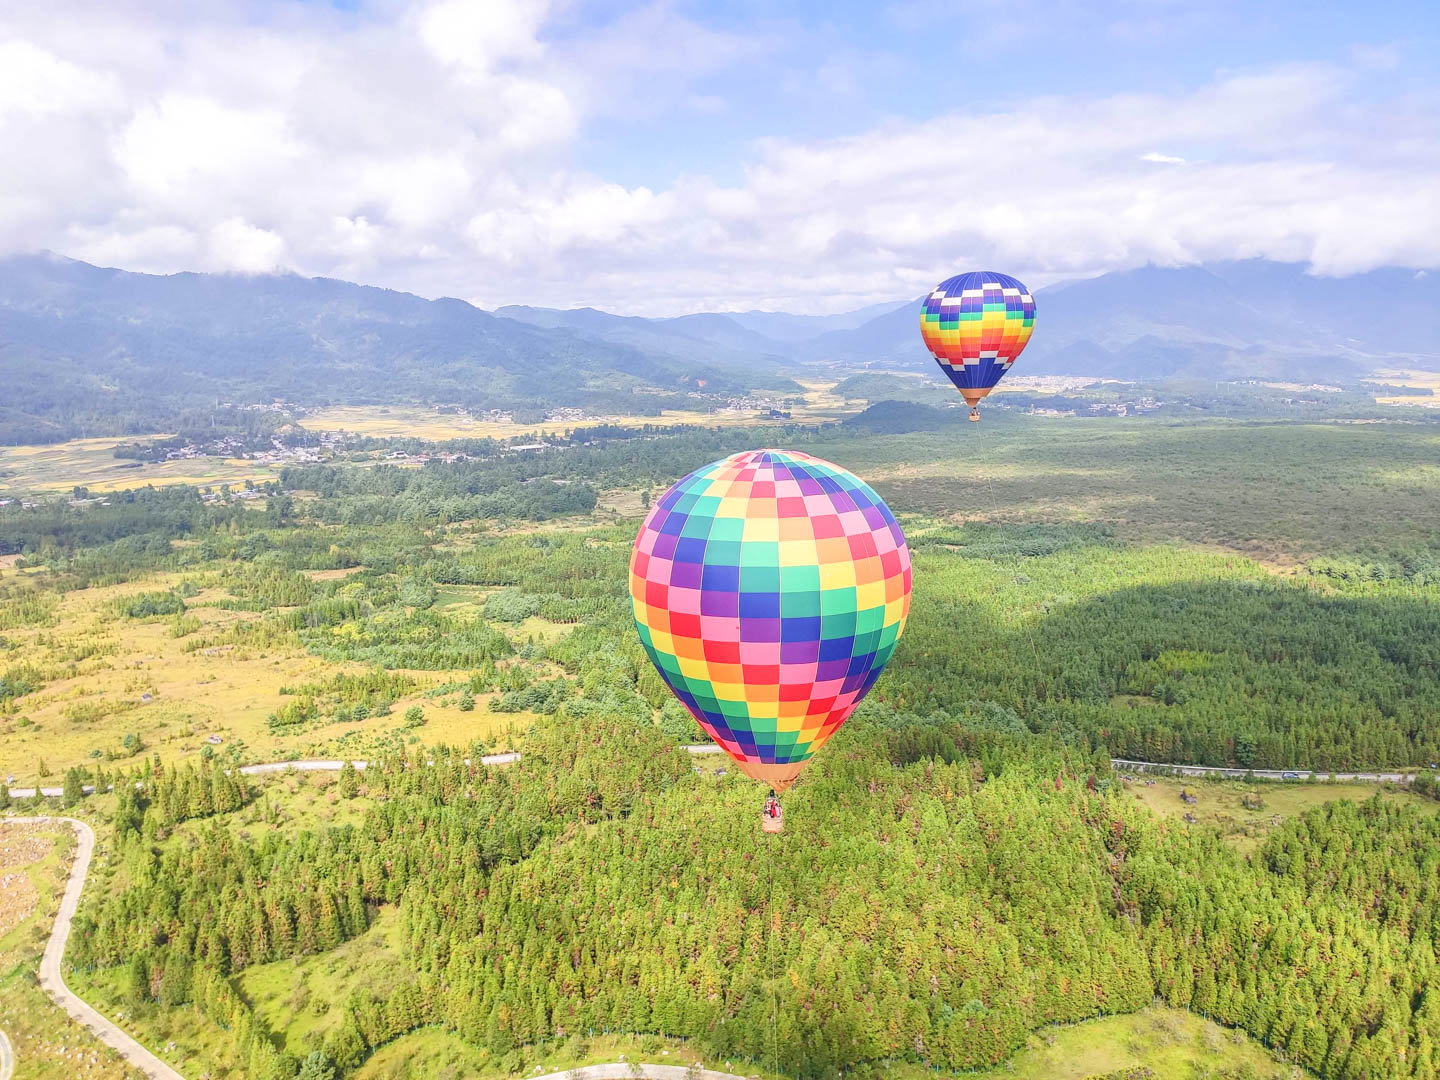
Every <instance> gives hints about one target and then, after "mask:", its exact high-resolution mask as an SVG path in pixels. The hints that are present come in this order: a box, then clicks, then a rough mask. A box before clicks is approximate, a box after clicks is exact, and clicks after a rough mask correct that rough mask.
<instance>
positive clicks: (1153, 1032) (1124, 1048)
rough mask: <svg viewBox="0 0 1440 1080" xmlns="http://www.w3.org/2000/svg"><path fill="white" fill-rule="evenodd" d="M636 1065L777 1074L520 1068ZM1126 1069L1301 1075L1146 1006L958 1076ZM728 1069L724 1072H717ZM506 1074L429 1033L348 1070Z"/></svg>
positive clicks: (1289, 1079) (609, 1046)
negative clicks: (635, 1068) (650, 1068)
mask: <svg viewBox="0 0 1440 1080" xmlns="http://www.w3.org/2000/svg"><path fill="white" fill-rule="evenodd" d="M622 1057H624V1058H625V1059H627V1060H630V1061H644V1062H651V1063H654V1064H660V1065H689V1064H690V1063H692V1062H695V1061H700V1062H701V1064H702V1065H703V1066H704V1067H706V1068H711V1069H724V1070H727V1071H733V1072H735V1073H737V1074H739V1075H741V1076H756V1077H764V1078H766V1080H771V1078H772V1077H775V1076H777V1074H772V1073H769V1072H767V1071H765V1070H761V1069H758V1068H757V1067H755V1066H753V1065H751V1064H749V1063H748V1062H739V1061H731V1062H726V1061H701V1059H700V1058H699V1057H698V1056H697V1055H696V1054H695V1052H694V1051H693V1050H692V1049H690V1048H689V1047H687V1046H684V1045H682V1044H680V1043H677V1042H674V1041H670V1040H661V1039H659V1038H658V1037H651V1038H640V1039H636V1038H623V1037H617V1036H597V1037H595V1038H593V1039H587V1040H571V1041H565V1042H560V1043H558V1044H555V1045H552V1046H549V1047H545V1048H531V1053H530V1054H528V1055H527V1056H526V1059H525V1060H526V1066H527V1068H526V1071H527V1072H530V1073H533V1072H535V1071H536V1070H539V1071H540V1072H543V1073H553V1072H561V1071H564V1070H567V1069H571V1068H575V1067H577V1066H580V1065H591V1064H596V1063H598V1062H607V1061H619V1060H621V1058H622ZM1133 1066H1145V1067H1147V1068H1149V1069H1151V1070H1152V1071H1153V1074H1154V1080H1210V1078H1213V1080H1232V1078H1233V1080H1240V1078H1245V1080H1303V1077H1304V1076H1305V1075H1306V1074H1305V1073H1304V1072H1303V1070H1300V1069H1297V1068H1295V1067H1294V1066H1290V1065H1286V1064H1284V1063H1282V1062H1277V1061H1276V1060H1275V1058H1274V1057H1273V1056H1272V1055H1271V1054H1270V1052H1269V1051H1267V1050H1266V1049H1265V1048H1264V1047H1263V1046H1261V1045H1260V1044H1259V1043H1257V1042H1255V1041H1254V1040H1253V1039H1251V1038H1249V1037H1248V1036H1246V1035H1245V1034H1244V1033H1243V1032H1237V1031H1230V1030H1227V1029H1225V1028H1222V1027H1220V1026H1219V1025H1218V1024H1214V1023H1211V1022H1210V1021H1208V1020H1204V1019H1202V1018H1201V1017H1198V1016H1194V1015H1192V1014H1191V1013H1187V1012H1182V1011H1180V1010H1177V1009H1167V1008H1164V1007H1162V1006H1154V1007H1151V1008H1148V1009H1145V1010H1143V1011H1141V1012H1138V1013H1134V1014H1132V1015H1129V1016H1110V1017H1105V1018H1103V1019H1099V1020H1093V1021H1090V1022H1089V1023H1085V1024H1075V1025H1071V1026H1067V1027H1056V1028H1048V1029H1046V1030H1044V1031H1040V1032H1037V1033H1036V1034H1035V1035H1033V1036H1031V1038H1030V1041H1029V1043H1028V1044H1027V1045H1026V1046H1025V1047H1024V1048H1023V1049H1022V1050H1020V1051H1018V1052H1017V1053H1016V1054H1015V1055H1014V1057H1012V1058H1011V1059H1010V1060H1008V1061H1006V1062H1005V1063H1004V1064H1003V1065H1001V1066H999V1067H998V1068H996V1069H991V1070H986V1071H985V1072H979V1073H967V1074H965V1075H966V1076H969V1077H973V1078H974V1080H1002V1078H1003V1080H1083V1078H1084V1077H1087V1076H1092V1075H1095V1074H1103V1073H1107V1072H1113V1071H1115V1070H1118V1069H1125V1068H1130V1067H1133ZM727 1067H728V1068H727ZM505 1075H507V1074H506V1073H504V1072H502V1071H501V1070H499V1069H497V1068H496V1067H495V1065H494V1064H493V1062H491V1061H490V1056H489V1055H488V1054H487V1053H486V1052H485V1051H484V1050H480V1049H477V1048H475V1047H473V1046H470V1045H469V1044H467V1043H465V1042H463V1041H461V1040H460V1039H458V1038H457V1037H455V1036H454V1035H451V1034H448V1033H447V1032H445V1031H442V1030H440V1029H438V1028H424V1029H422V1030H420V1031H415V1032H412V1033H411V1034H409V1035H405V1036H403V1037H402V1038H399V1039H396V1040H395V1041H394V1042H393V1043H390V1044H389V1045H387V1046H384V1047H381V1048H380V1049H379V1050H378V1051H376V1052H375V1054H374V1055H372V1056H371V1058H370V1060H369V1061H367V1062H366V1063H365V1065H364V1066H363V1067H362V1068H361V1069H360V1070H359V1071H358V1072H356V1074H355V1076H356V1078H357V1080H404V1078H406V1077H414V1076H424V1077H427V1078H434V1080H492V1078H493V1080H500V1078H501V1077H503V1076H505ZM886 1075H888V1076H891V1077H893V1078H894V1080H920V1078H921V1077H925V1076H933V1075H934V1074H933V1073H930V1072H926V1071H924V1070H921V1069H918V1068H916V1067H914V1066H911V1065H905V1064H895V1065H893V1066H891V1067H890V1068H889V1069H888V1070H887V1071H886Z"/></svg>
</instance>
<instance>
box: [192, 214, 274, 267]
mask: <svg viewBox="0 0 1440 1080" xmlns="http://www.w3.org/2000/svg"><path fill="white" fill-rule="evenodd" d="M208 240H209V243H208V244H207V245H206V253H205V263H206V267H205V268H206V269H207V270H234V271H238V272H240V273H242V274H265V273H270V272H271V271H275V270H280V269H282V268H283V265H284V258H285V241H284V240H283V239H281V238H280V237H279V236H277V235H276V234H275V233H273V232H271V231H270V230H269V229H261V228H257V227H256V226H254V225H252V224H250V222H248V221H245V220H244V219H243V218H230V219H229V220H227V221H222V222H219V223H218V224H217V225H215V226H214V228H212V229H211V230H210V235H209V238H208Z"/></svg>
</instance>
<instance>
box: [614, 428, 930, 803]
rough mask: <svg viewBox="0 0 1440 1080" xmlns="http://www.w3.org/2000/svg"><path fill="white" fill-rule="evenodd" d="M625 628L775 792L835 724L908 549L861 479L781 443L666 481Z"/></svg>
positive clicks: (905, 594)
mask: <svg viewBox="0 0 1440 1080" xmlns="http://www.w3.org/2000/svg"><path fill="white" fill-rule="evenodd" d="M630 597H631V601H632V603H633V606H634V612H635V625H636V627H637V628H638V629H639V631H640V640H641V642H642V643H643V644H644V646H645V651H646V652H647V653H649V654H650V659H651V660H653V661H654V662H655V666H656V668H657V669H659V672H660V676H661V678H663V679H664V680H665V682H666V684H667V685H668V686H669V687H670V689H671V690H673V691H674V693H675V696H676V697H678V698H679V699H680V701H681V702H682V703H683V704H684V705H685V707H686V708H687V709H689V710H690V713H691V715H693V716H694V717H695V719H696V720H697V721H698V722H699V724H700V726H701V727H703V728H704V729H705V730H706V731H707V732H709V733H710V735H711V736H712V737H713V738H714V739H715V741H716V742H717V743H719V744H720V746H721V747H722V748H723V749H724V750H725V752H726V753H727V754H729V755H730V756H731V757H732V758H734V759H735V762H736V764H737V765H738V766H739V767H740V770H741V771H742V772H744V773H745V774H746V775H747V776H751V777H754V778H755V779H757V780H763V781H766V782H767V783H769V784H770V785H771V787H773V788H774V789H775V790H777V791H782V792H783V791H784V790H785V789H786V788H788V787H789V786H790V785H791V784H793V783H794V782H795V778H796V776H798V775H799V773H800V770H801V769H803V768H804V767H805V764H806V762H808V761H809V760H810V758H811V757H812V756H813V755H814V754H815V752H816V751H817V750H819V749H820V747H821V746H823V745H824V744H825V742H826V740H827V739H829V738H830V736H831V735H833V734H834V733H835V730H836V729H837V728H838V727H839V726H840V725H841V724H843V723H844V722H845V720H846V719H847V718H848V717H849V716H850V714H851V712H853V711H854V709H855V706H856V705H858V704H859V703H860V699H861V698H863V697H864V696H865V695H866V693H868V692H869V690H870V687H871V686H873V685H874V683H875V680H876V679H877V678H878V677H879V675H880V672H881V670H882V669H883V668H884V667H885V664H886V662H887V661H888V660H889V659H890V654H891V653H892V652H893V651H894V649H895V643H896V641H897V640H898V639H899V637H900V632H901V630H903V629H904V626H905V617H906V615H907V614H908V613H909V610H910V551H909V549H908V548H907V547H906V546H905V535H904V534H903V533H902V532H901V531H900V526H899V525H898V524H897V523H896V521H895V517H894V515H892V514H891V513H890V510H889V509H888V508H887V507H886V506H885V503H884V501H883V500H882V499H881V498H880V496H878V495H876V494H875V492H874V491H872V490H871V489H870V487H869V485H867V484H866V483H865V482H864V481H863V480H860V479H859V478H858V477H856V476H854V475H852V474H851V473H848V472H846V471H845V470H844V469H842V468H840V467H839V466H838V465H832V464H830V463H829V462H828V461H821V460H820V459H819V458H813V457H810V456H809V455H808V454H800V453H795V452H793V451H789V450H751V451H747V452H745V453H741V454H733V455H731V456H730V457H727V458H725V459H724V460H722V461H716V462H714V463H712V464H710V465H706V466H705V467H704V468H701V469H696V470H695V471H694V472H692V473H690V474H689V475H688V476H686V477H684V478H683V479H681V480H680V481H678V482H677V483H676V484H675V485H674V486H673V487H672V488H670V490H669V491H667V492H666V493H665V494H664V495H663V496H662V497H661V498H660V500H659V501H658V502H657V503H656V504H655V506H654V507H653V508H652V509H651V511H650V514H649V516H648V517H647V518H646V519H645V523H644V524H643V525H641V527H640V535H639V536H638V537H637V538H636V540H635V550H634V552H633V553H632V555H631V560H630Z"/></svg>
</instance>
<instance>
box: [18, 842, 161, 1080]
mask: <svg viewBox="0 0 1440 1080" xmlns="http://www.w3.org/2000/svg"><path fill="white" fill-rule="evenodd" d="M4 821H13V822H16V823H19V824H35V825H69V826H70V827H71V828H72V829H74V830H75V840H76V847H75V861H74V862H73V863H71V865H70V880H69V881H67V882H66V883H65V896H64V897H63V898H62V899H61V901H60V911H59V912H58V913H57V914H56V916H55V927H54V929H52V930H51V931H50V940H49V941H48V942H46V944H45V955H44V956H42V957H41V958H40V987H41V989H43V990H44V991H45V992H46V993H47V994H49V995H50V997H51V998H52V999H53V1000H54V1001H55V1004H57V1005H59V1006H60V1007H61V1008H62V1009H64V1010H65V1012H66V1014H67V1015H68V1016H69V1017H70V1019H72V1020H74V1021H75V1022H76V1023H77V1024H80V1025H81V1026H82V1027H84V1028H85V1029H86V1030H87V1031H89V1032H90V1033H91V1034H92V1035H94V1036H95V1037H96V1038H97V1039H99V1040H100V1041H101V1042H102V1043H104V1044H105V1045H106V1046H108V1047H110V1048H112V1049H113V1050H115V1051H116V1052H118V1053H119V1054H120V1056H121V1057H123V1058H124V1059H125V1060H126V1061H127V1062H129V1063H130V1064H131V1065H133V1066H134V1067H135V1068H137V1069H139V1070H140V1071H141V1072H142V1073H144V1074H145V1075H146V1076H149V1077H153V1078H154V1080H184V1077H182V1076H181V1075H180V1074H179V1073H178V1072H176V1071H175V1070H174V1069H172V1068H170V1066H169V1065H166V1064H165V1063H164V1062H163V1061H161V1060H160V1059H159V1058H158V1057H156V1056H155V1055H154V1054H152V1053H151V1052H150V1051H149V1050H146V1049H145V1047H143V1046H141V1045H140V1044H139V1043H138V1042H136V1041H135V1040H134V1039H132V1038H131V1037H130V1036H129V1035H127V1034H125V1032H123V1031H121V1030H120V1029H119V1028H118V1027H116V1026H115V1025H114V1024H112V1023H111V1022H110V1021H109V1020H107V1019H105V1017H103V1016H101V1015H100V1014H99V1013H98V1012H96V1011H95V1010H94V1009H92V1008H91V1007H90V1006H89V1005H87V1004H85V1002H83V1001H81V1000H80V999H79V998H78V997H76V996H75V995H74V994H72V993H71V992H70V988H69V987H68V986H66V985H65V978H64V976H63V975H61V973H60V960H61V958H62V957H63V956H64V955H65V943H66V942H67V941H69V940H70V923H71V921H72V920H73V919H74V918H75V910H76V909H77V908H78V907H79V906H80V894H81V892H83V891H84V889H85V878H86V875H88V874H89V873H90V857H91V856H92V855H94V854H95V830H93V829H92V828H90V826H89V825H86V824H85V823H84V822H83V821H76V820H75V819H74V818H67V817H30V818H7V819H0V824H3V822H4ZM7 1075H8V1074H7V1073H5V1071H4V1070H3V1068H0V1080H4V1078H5V1077H6V1076H7Z"/></svg>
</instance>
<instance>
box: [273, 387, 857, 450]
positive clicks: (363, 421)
mask: <svg viewBox="0 0 1440 1080" xmlns="http://www.w3.org/2000/svg"><path fill="white" fill-rule="evenodd" d="M798 381H799V383H800V385H801V386H802V387H803V388H804V391H805V392H804V394H803V396H802V404H799V405H795V406H793V407H792V408H791V410H790V420H789V422H790V423H793V424H821V423H826V422H827V421H833V420H842V419H844V418H845V417H846V416H851V415H853V414H855V413H857V412H859V411H860V410H861V409H862V408H863V407H864V402H863V401H856V400H849V401H847V400H846V399H845V398H842V397H840V396H838V395H836V394H835V393H834V389H833V388H834V383H833V381H830V380H821V379H800V380H798ZM773 422H774V421H772V420H770V419H769V417H768V410H761V409H739V408H737V409H731V408H725V407H714V408H696V409H665V410H663V411H662V412H661V413H660V414H659V415H658V416H643V415H639V414H623V413H621V414H614V415H609V414H607V415H596V416H589V415H587V416H586V417H585V418H584V419H582V420H554V421H541V422H538V423H515V422H512V421H495V420H488V419H482V418H477V417H471V416H468V415H465V414H463V413H451V412H437V411H436V410H434V409H424V408H419V407H405V406H399V405H392V406H368V405H339V406H334V407H332V408H328V409H319V410H316V411H315V412H312V413H308V414H307V415H306V416H305V417H304V419H303V420H302V421H301V425H302V426H303V427H304V428H305V429H306V430H308V431H335V432H348V433H349V434H352V435H368V436H372V437H374V438H405V439H428V440H431V441H434V442H442V441H445V440H448V439H516V438H521V437H524V436H527V435H534V436H538V437H542V438H543V437H549V436H555V435H560V434H563V433H564V432H566V431H569V430H573V429H574V428H577V427H594V426H595V425H597V424H610V425H615V426H617V427H644V426H650V427H655V428H674V427H689V426H698V427H743V426H757V425H761V424H771V423H773Z"/></svg>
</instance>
